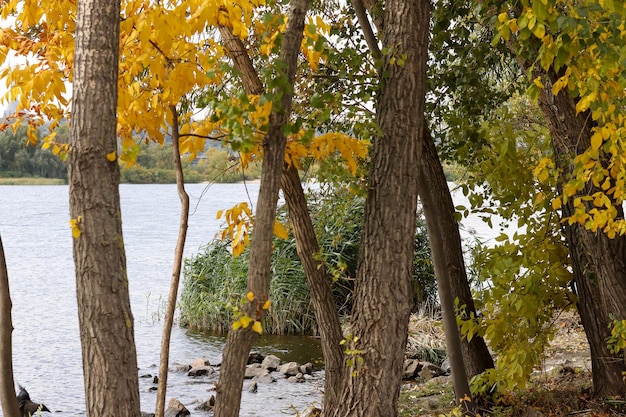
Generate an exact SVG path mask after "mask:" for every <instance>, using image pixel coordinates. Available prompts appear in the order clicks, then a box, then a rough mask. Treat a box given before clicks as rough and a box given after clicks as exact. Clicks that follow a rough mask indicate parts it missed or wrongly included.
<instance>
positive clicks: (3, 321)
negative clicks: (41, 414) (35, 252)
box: [0, 239, 21, 417]
mask: <svg viewBox="0 0 626 417" xmlns="http://www.w3.org/2000/svg"><path fill="white" fill-rule="evenodd" d="M0 291H1V292H0V326H1V329H2V332H1V333H0V370H1V372H2V378H0V402H2V413H3V415H5V416H7V417H19V416H20V415H21V413H20V409H19V407H18V404H17V397H16V396H15V381H14V380H13V338H12V336H11V335H12V333H13V320H11V306H12V304H11V295H10V293H9V273H8V271H7V264H6V259H5V257H4V247H3V246H2V239H0Z"/></svg>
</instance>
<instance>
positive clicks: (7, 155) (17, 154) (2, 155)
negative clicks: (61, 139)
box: [0, 126, 68, 179]
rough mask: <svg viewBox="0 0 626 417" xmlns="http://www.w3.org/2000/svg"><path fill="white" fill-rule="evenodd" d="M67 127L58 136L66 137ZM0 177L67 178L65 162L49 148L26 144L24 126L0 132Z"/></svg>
mask: <svg viewBox="0 0 626 417" xmlns="http://www.w3.org/2000/svg"><path fill="white" fill-rule="evenodd" d="M67 134H68V131H67V127H61V128H59V131H58V133H57V135H58V136H62V135H65V137H67ZM0 177H9V178H19V177H41V178H62V179H66V178H67V169H66V167H65V163H64V162H63V161H61V159H60V158H59V157H58V156H55V155H53V154H52V152H51V151H50V150H49V149H42V148H41V147H40V146H33V145H29V144H27V139H26V126H22V127H21V128H19V129H17V130H16V131H15V132H13V130H12V129H7V130H5V131H4V132H0Z"/></svg>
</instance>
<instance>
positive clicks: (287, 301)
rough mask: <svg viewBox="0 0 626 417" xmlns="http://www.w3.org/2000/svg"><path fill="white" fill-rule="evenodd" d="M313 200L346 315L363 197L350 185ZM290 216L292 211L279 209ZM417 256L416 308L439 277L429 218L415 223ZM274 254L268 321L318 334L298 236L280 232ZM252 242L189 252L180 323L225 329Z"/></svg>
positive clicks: (278, 330)
mask: <svg viewBox="0 0 626 417" xmlns="http://www.w3.org/2000/svg"><path fill="white" fill-rule="evenodd" d="M311 200H312V203H311V204H310V212H311V217H312V218H313V221H314V225H315V229H316V234H317V236H318V239H319V243H320V248H321V252H322V256H323V258H324V260H325V262H326V264H327V265H328V268H329V272H330V275H331V277H332V290H333V296H334V298H335V303H336V305H337V310H338V312H339V314H340V316H342V317H344V316H347V315H349V314H350V312H351V310H352V290H353V287H354V277H355V275H356V268H357V263H358V253H359V246H360V242H361V230H362V221H363V211H364V200H363V198H361V197H357V196H354V195H352V194H351V193H349V192H348V191H345V192H340V191H337V190H334V191H333V192H328V193H321V194H318V195H316V196H313V198H312V199H311ZM279 216H280V217H283V218H284V217H286V213H285V212H284V211H282V212H281V213H279ZM417 232H418V233H417V236H416V241H415V242H416V246H415V258H414V263H413V283H414V285H413V287H414V301H415V303H414V310H415V311H417V310H418V309H419V307H420V305H421V304H422V303H432V302H433V301H434V300H436V291H437V287H436V281H435V278H434V273H433V269H432V263H431V261H430V248H429V245H428V239H427V236H426V231H425V227H424V225H422V224H420V225H419V227H418V230H417ZM274 248H275V250H274V253H273V255H272V264H271V268H272V282H271V288H270V299H271V301H272V307H271V309H270V311H269V314H268V316H267V318H266V320H265V322H264V323H263V328H264V331H265V332H267V333H273V334H286V333H297V334H314V333H316V332H317V329H316V325H315V317H314V312H313V310H312V307H311V305H310V298H309V289H308V286H307V283H306V277H305V275H304V270H303V269H302V265H301V264H300V260H299V258H298V254H297V252H296V244H295V239H294V238H293V236H290V238H289V239H288V240H280V239H274ZM248 260H249V250H248V249H246V250H245V251H244V252H243V253H242V254H241V255H239V256H238V257H237V258H233V257H232V255H231V252H230V243H229V242H223V241H219V240H214V241H211V242H210V243H209V244H208V245H207V246H206V247H205V248H204V249H203V251H201V252H200V253H199V254H197V255H196V256H195V257H193V258H192V259H190V260H188V261H187V263H186V265H185V269H184V287H183V291H182V295H181V304H180V307H181V325H183V326H189V327H193V328H198V329H203V330H211V331H217V332H223V331H226V330H227V329H228V326H230V324H231V323H232V317H231V311H232V309H233V307H235V306H236V305H237V304H238V303H239V300H241V298H242V297H243V296H244V292H245V290H246V274H247V265H248Z"/></svg>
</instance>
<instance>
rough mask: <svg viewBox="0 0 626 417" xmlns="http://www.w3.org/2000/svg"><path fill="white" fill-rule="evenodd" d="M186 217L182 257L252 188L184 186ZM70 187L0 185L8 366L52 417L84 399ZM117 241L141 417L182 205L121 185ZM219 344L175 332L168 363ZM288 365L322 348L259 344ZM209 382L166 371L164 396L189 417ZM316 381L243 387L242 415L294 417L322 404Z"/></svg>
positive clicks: (165, 194)
mask: <svg viewBox="0 0 626 417" xmlns="http://www.w3.org/2000/svg"><path fill="white" fill-rule="evenodd" d="M187 190H188V193H189V194H190V197H191V216H190V219H189V229H188V234H187V243H186V247H185V256H186V257H190V256H192V255H193V254H194V253H197V252H198V250H199V249H200V248H201V247H202V246H203V245H204V244H206V243H207V242H208V241H209V240H210V239H211V238H212V237H213V236H215V234H216V233H217V232H218V230H219V227H220V224H221V220H217V219H216V213H217V211H218V210H222V209H228V208H230V207H232V206H233V205H234V204H236V203H239V202H242V201H248V202H250V201H251V202H252V203H256V198H257V194H258V184H248V185H247V186H246V185H244V184H214V185H210V186H209V185H207V184H190V185H187ZM68 193H69V191H68V187H67V186H0V234H1V236H2V242H3V244H4V250H5V255H6V260H7V267H8V272H9V280H10V291H11V296H12V301H13V310H12V314H13V326H14V328H15V330H14V332H13V353H14V355H13V367H14V373H15V380H16V383H19V384H21V385H24V386H25V387H26V388H27V389H28V391H29V393H30V395H31V397H32V398H33V399H34V400H35V401H38V402H43V403H44V404H46V405H47V406H48V408H50V410H52V411H53V415H55V416H84V415H85V414H86V412H85V397H84V384H83V376H82V360H81V351H80V340H79V332H78V317H77V312H76V293H75V290H76V285H75V277H74V263H73V260H72V238H71V234H70V228H69V225H68V220H69V207H68ZM120 195H121V204H122V216H123V230H124V241H125V248H126V255H127V270H128V277H129V283H130V284H129V286H130V295H131V303H132V308H133V314H134V318H135V339H136V345H137V359H138V365H139V368H140V369H139V375H140V376H142V378H140V395H141V404H142V411H148V412H153V411H154V405H155V403H156V391H153V390H151V388H153V387H154V386H155V385H154V384H153V383H152V378H150V377H148V376H147V375H157V374H158V367H157V364H158V362H159V350H160V343H161V329H162V322H161V320H160V318H161V317H162V313H163V308H164V304H165V300H167V294H168V289H169V284H170V280H171V275H172V267H173V261H174V249H175V245H176V239H177V236H178V223H179V219H180V202H179V200H178V195H177V192H176V186H175V185H121V186H120ZM223 346H224V339H223V338H222V337H219V336H212V335H207V334H202V333H197V332H191V331H188V330H186V329H181V328H179V327H177V326H174V330H173V334H172V341H171V352H170V364H171V365H175V364H188V363H191V361H193V360H194V359H196V358H200V357H203V358H207V359H209V361H211V362H212V363H219V362H221V354H222V348H223ZM256 349H257V350H260V351H261V352H262V353H265V354H269V353H273V354H276V355H277V356H279V357H281V358H283V359H285V360H292V359H293V360H296V361H299V362H301V363H303V362H306V361H308V360H318V359H319V356H320V353H319V343H318V342H317V341H316V340H314V339H311V338H308V337H282V338H280V337H279V338H277V337H273V338H268V337H265V338H261V339H260V341H259V346H258V347H257V348H256ZM215 379H216V378H215V377H213V378H211V377H202V378H195V379H192V378H189V377H187V376H186V374H184V373H172V374H170V377H169V379H168V392H167V398H168V399H169V398H171V397H176V398H177V399H179V400H180V401H181V402H182V403H183V404H185V405H186V406H187V408H189V409H190V411H192V414H193V415H197V416H206V415H208V414H207V413H206V412H203V411H197V410H194V407H196V406H197V405H198V403H199V402H201V401H204V400H207V399H208V398H209V397H210V395H211V394H212V393H213V392H212V388H213V383H214V382H215ZM321 388H322V381H321V378H319V379H316V380H313V381H308V382H306V383H303V384H293V383H287V382H283V381H279V382H277V383H274V384H269V385H260V386H259V388H258V392H257V393H256V394H252V393H248V392H246V391H245V390H244V395H243V399H242V408H241V415H242V416H267V417H270V416H272V417H273V416H280V415H294V414H295V413H296V412H297V411H301V410H303V409H304V408H305V407H306V406H307V405H309V404H312V403H316V402H317V403H319V401H320V398H321V394H320V390H321Z"/></svg>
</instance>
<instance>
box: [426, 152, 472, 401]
mask: <svg viewBox="0 0 626 417" xmlns="http://www.w3.org/2000/svg"><path fill="white" fill-rule="evenodd" d="M425 146H427V145H426V144H424V143H422V147H425ZM421 168H422V169H421V170H420V174H421V175H420V178H419V181H418V190H419V195H420V199H421V201H422V206H423V208H424V215H425V217H426V227H427V229H428V236H429V238H430V248H431V251H432V255H433V263H434V266H435V276H436V277H437V288H438V290H439V302H440V303H441V314H442V316H443V330H444V334H445V337H446V350H447V352H448V358H449V359H450V367H451V369H452V385H453V387H454V394H455V399H456V401H457V403H458V404H460V405H461V404H462V405H463V406H465V407H467V409H468V410H474V408H475V406H474V403H473V402H472V401H471V400H468V399H471V392H470V389H469V383H468V380H467V374H466V373H465V365H464V364H463V350H462V348H461V335H460V332H459V327H458V326H457V324H456V314H455V309H454V298H453V297H452V285H451V283H450V282H451V279H450V268H449V267H448V265H447V262H446V253H445V249H444V241H443V238H442V236H443V233H442V228H443V227H442V225H441V224H440V222H439V218H440V217H441V216H439V215H438V214H439V213H438V209H439V207H438V206H437V203H436V201H435V193H431V192H430V190H429V189H428V185H427V184H428V182H427V177H426V175H424V172H425V171H426V169H425V167H421Z"/></svg>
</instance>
